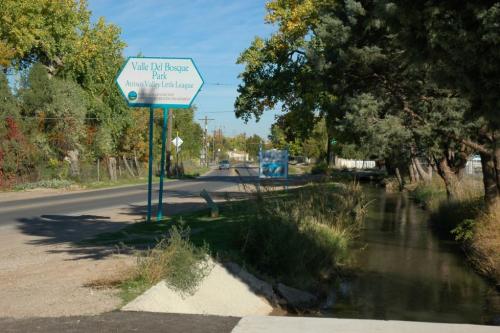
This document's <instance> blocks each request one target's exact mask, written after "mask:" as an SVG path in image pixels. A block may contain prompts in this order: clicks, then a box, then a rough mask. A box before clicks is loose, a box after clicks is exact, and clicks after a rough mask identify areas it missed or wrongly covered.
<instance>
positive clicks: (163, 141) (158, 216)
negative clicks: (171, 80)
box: [156, 108, 168, 221]
mask: <svg viewBox="0 0 500 333" xmlns="http://www.w3.org/2000/svg"><path fill="white" fill-rule="evenodd" d="M167 123H168V109H167V108H164V109H163V128H162V132H161V163H160V169H161V170H160V193H159V195H158V212H157V214H156V220H157V221H160V220H161V219H162V217H163V177H164V176H165V146H166V141H167Z"/></svg>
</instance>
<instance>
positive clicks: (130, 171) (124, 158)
mask: <svg viewBox="0 0 500 333" xmlns="http://www.w3.org/2000/svg"><path fill="white" fill-rule="evenodd" d="M122 159H123V164H125V168H127V171H128V173H129V174H130V175H131V176H132V177H135V174H134V170H132V168H131V167H130V164H128V161H127V158H126V157H125V155H123V156H122Z"/></svg>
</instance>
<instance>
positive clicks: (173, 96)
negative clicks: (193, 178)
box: [116, 57, 203, 222]
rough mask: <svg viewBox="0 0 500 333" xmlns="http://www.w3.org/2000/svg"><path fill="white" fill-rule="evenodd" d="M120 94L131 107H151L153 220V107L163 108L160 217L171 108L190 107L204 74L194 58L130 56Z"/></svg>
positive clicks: (118, 81) (119, 79)
mask: <svg viewBox="0 0 500 333" xmlns="http://www.w3.org/2000/svg"><path fill="white" fill-rule="evenodd" d="M116 84H117V85H118V88H119V89H120V92H121V94H122V95H123V97H124V98H125V100H126V101H127V104H128V105H129V106H131V107H149V108H150V110H149V165H148V168H149V169H148V212H147V221H148V222H150V221H151V211H152V209H151V207H152V204H151V203H152V187H153V125H154V109H155V108H162V109H163V126H162V135H161V139H162V140H161V142H162V143H161V145H162V146H161V163H160V167H161V170H160V189H159V190H160V192H159V195H158V212H157V216H156V218H157V220H161V219H162V217H163V179H164V177H165V144H166V136H167V135H166V133H167V121H168V109H172V108H176V109H185V108H189V107H190V106H191V104H192V103H193V100H194V99H195V98H196V96H197V95H198V93H199V92H200V90H201V87H202V86H203V78H202V77H201V75H200V72H199V71H198V68H197V67H196V65H195V63H194V61H193V59H191V58H163V57H158V58H154V57H130V58H128V59H127V61H126V62H125V64H124V65H123V67H122V68H121V70H120V72H119V73H118V76H117V78H116Z"/></svg>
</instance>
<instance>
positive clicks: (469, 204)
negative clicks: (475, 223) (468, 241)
mask: <svg viewBox="0 0 500 333" xmlns="http://www.w3.org/2000/svg"><path fill="white" fill-rule="evenodd" d="M483 209H484V200H483V198H482V197H476V198H468V199H462V200H451V201H448V200H442V201H441V203H440V204H439V206H438V207H437V208H436V209H435V210H433V211H431V223H432V225H433V226H434V227H435V228H436V229H437V230H438V231H439V232H440V233H441V234H443V235H445V236H446V235H449V236H453V237H455V238H456V237H457V236H458V238H457V240H459V238H462V236H466V235H465V234H464V232H465V231H466V229H464V228H466V226H467V225H468V224H470V223H469V222H465V221H467V220H474V219H476V218H477V217H478V216H479V214H480V212H481V211H482V210H483ZM457 228H458V229H457ZM453 230H455V233H452V231H453Z"/></svg>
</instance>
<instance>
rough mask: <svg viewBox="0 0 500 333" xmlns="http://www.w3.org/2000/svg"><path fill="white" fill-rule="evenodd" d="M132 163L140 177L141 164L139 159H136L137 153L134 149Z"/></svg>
mask: <svg viewBox="0 0 500 333" xmlns="http://www.w3.org/2000/svg"><path fill="white" fill-rule="evenodd" d="M134 165H135V169H136V171H137V175H138V176H139V177H140V176H141V165H140V164H139V160H138V159H137V154H136V153H135V151H134Z"/></svg>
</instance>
